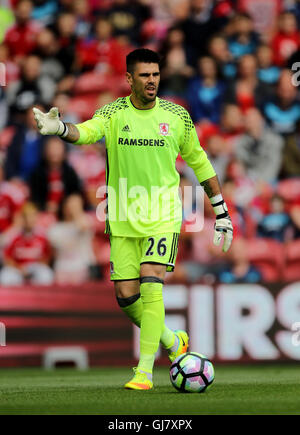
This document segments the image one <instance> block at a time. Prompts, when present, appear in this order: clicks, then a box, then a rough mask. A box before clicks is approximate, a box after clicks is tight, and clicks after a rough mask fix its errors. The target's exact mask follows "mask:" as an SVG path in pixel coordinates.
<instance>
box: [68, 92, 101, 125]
mask: <svg viewBox="0 0 300 435" xmlns="http://www.w3.org/2000/svg"><path fill="white" fill-rule="evenodd" d="M98 98H99V95H98V94H95V93H91V94H85V95H78V96H76V97H73V98H72V99H71V101H70V107H72V110H73V112H75V113H76V114H77V115H78V116H79V118H80V119H81V121H85V120H86V119H90V118H91V117H92V116H93V114H94V112H95V110H96V108H97V101H98Z"/></svg>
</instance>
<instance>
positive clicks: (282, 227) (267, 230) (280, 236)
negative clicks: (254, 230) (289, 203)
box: [258, 194, 293, 242]
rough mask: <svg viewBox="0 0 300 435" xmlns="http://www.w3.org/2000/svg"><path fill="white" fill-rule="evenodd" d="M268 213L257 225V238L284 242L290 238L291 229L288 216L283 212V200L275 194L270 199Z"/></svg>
mask: <svg viewBox="0 0 300 435" xmlns="http://www.w3.org/2000/svg"><path fill="white" fill-rule="evenodd" d="M270 208H271V210H270V213H268V214H267V215H266V216H264V217H263V218H262V220H261V221H260V222H259V224H258V236H259V237H266V238H270V239H275V240H278V241H279V242H286V241H288V240H290V239H291V238H292V234H293V228H292V221H291V218H290V216H289V215H288V214H287V213H286V212H285V211H284V201H283V199H282V198H281V197H280V196H279V195H277V194H275V195H273V197H272V199H271V204H270Z"/></svg>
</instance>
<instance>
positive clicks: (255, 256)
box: [247, 238, 284, 282]
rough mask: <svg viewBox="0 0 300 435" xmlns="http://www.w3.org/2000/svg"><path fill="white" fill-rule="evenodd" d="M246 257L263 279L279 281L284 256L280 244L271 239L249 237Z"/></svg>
mask: <svg viewBox="0 0 300 435" xmlns="http://www.w3.org/2000/svg"><path fill="white" fill-rule="evenodd" d="M247 247H248V259H249V261H250V262H251V263H252V264H253V265H254V266H256V267H257V268H258V269H259V270H260V271H261V273H262V278H263V281H266V282H273V281H281V279H282V271H283V264H284V258H283V255H282V251H283V248H282V245H281V244H280V243H279V242H277V241H275V240H271V239H263V238H261V239H259V238H255V239H251V240H248V242H247Z"/></svg>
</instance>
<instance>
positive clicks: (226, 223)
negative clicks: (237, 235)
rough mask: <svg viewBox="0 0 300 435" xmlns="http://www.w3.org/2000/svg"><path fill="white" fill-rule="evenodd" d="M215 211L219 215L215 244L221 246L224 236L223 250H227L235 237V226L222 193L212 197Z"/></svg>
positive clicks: (216, 224)
mask: <svg viewBox="0 0 300 435" xmlns="http://www.w3.org/2000/svg"><path fill="white" fill-rule="evenodd" d="M210 201H211V203H212V206H213V208H214V211H215V213H216V215H217V218H216V223H215V233H214V244H215V245H216V246H219V245H220V243H221V240H222V235H223V236H224V242H223V248H222V250H223V252H227V251H228V249H229V248H230V245H231V242H232V239H233V227H232V222H231V219H230V216H229V213H228V208H227V205H226V203H225V201H224V199H223V198H222V195H217V196H215V197H214V198H210Z"/></svg>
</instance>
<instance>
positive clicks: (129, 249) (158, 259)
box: [110, 233, 179, 281]
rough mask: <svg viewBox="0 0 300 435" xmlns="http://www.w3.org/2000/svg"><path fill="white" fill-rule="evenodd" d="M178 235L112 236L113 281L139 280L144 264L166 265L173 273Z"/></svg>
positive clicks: (111, 270)
mask: <svg viewBox="0 0 300 435" xmlns="http://www.w3.org/2000/svg"><path fill="white" fill-rule="evenodd" d="M178 239H179V234H178V233H166V234H156V235H155V236H147V237H116V236H110V246H111V251H110V276H111V280H112V281H118V280H130V279H139V277H140V267H141V264H143V263H156V264H162V265H166V267H167V272H172V271H173V270H174V267H175V261H176V256H177V250H178Z"/></svg>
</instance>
